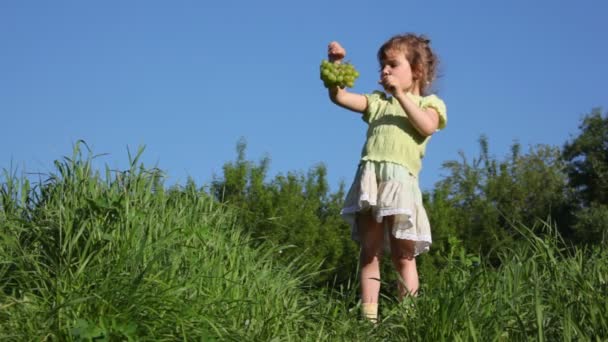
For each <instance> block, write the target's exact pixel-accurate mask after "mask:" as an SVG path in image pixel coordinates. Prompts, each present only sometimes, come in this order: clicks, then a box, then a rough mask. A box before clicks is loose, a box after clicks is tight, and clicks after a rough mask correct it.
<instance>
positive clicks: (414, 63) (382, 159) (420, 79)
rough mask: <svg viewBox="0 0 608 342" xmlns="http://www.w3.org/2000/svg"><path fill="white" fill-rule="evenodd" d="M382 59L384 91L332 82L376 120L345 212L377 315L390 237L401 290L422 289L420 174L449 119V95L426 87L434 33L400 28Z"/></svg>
mask: <svg viewBox="0 0 608 342" xmlns="http://www.w3.org/2000/svg"><path fill="white" fill-rule="evenodd" d="M345 56H346V51H345V50H344V48H343V47H342V46H341V45H340V44H339V43H337V42H332V43H330V44H329V47H328V58H329V60H330V61H332V62H335V63H340V62H341V61H342V60H343V59H344V57H345ZM378 62H379V63H380V81H379V83H380V84H381V85H382V87H383V88H384V91H385V92H381V91H374V92H372V93H371V94H363V95H362V94H355V93H352V92H350V91H348V90H346V89H342V88H339V87H334V88H330V89H329V97H330V99H331V100H332V102H334V103H336V104H337V105H339V106H341V107H343V108H346V109H349V110H351V111H354V112H357V113H361V114H363V120H364V121H365V122H366V123H367V124H368V125H369V127H368V130H367V139H366V141H365V144H364V145H363V150H362V152H361V159H360V163H359V166H358V168H357V173H356V176H355V179H354V181H353V184H352V186H351V188H350V190H349V192H348V194H347V196H346V200H345V203H344V208H343V209H342V211H341V215H342V216H343V217H344V218H345V219H346V220H347V221H348V222H349V223H350V224H351V227H352V237H353V239H355V240H356V241H359V242H360V244H361V255H360V260H361V263H360V268H361V269H360V277H361V278H360V281H361V284H360V285H361V302H362V311H363V315H364V317H366V318H368V319H370V320H372V321H374V322H376V321H377V315H378V296H379V292H380V282H379V279H380V257H381V255H382V251H383V248H384V243H385V240H387V242H388V244H389V247H390V251H391V259H392V262H393V265H394V266H395V268H396V270H397V272H398V273H399V275H400V277H401V279H402V280H403V282H402V283H401V282H400V284H399V298H400V299H402V298H403V297H404V296H405V295H412V296H416V294H417V291H418V271H417V269H416V259H415V257H416V256H417V255H418V254H420V253H422V252H426V251H428V250H429V246H430V244H431V230H430V224H429V220H428V218H427V214H426V211H425V209H424V207H423V205H422V196H421V192H420V188H419V186H418V174H419V171H420V169H421V161H422V157H423V156H424V151H425V147H426V144H427V143H428V141H429V139H430V136H431V135H432V134H433V133H435V132H436V131H437V130H439V129H442V128H444V127H445V125H446V122H447V116H446V106H445V104H444V102H443V101H442V100H441V99H440V98H439V97H437V96H436V95H427V93H426V91H427V89H428V87H429V86H430V84H431V82H432V81H433V80H434V78H435V72H436V69H437V64H438V59H437V56H436V55H435V54H434V53H433V51H432V50H431V48H430V40H428V39H427V38H425V37H424V36H419V35H415V34H405V35H397V36H394V37H392V38H390V39H389V40H388V41H387V42H385V43H384V44H383V45H382V46H381V47H380V49H379V50H378Z"/></svg>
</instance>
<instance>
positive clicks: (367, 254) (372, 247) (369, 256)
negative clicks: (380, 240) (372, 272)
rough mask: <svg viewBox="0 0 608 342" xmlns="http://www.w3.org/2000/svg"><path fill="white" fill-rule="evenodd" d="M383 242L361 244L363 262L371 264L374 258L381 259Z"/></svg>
mask: <svg viewBox="0 0 608 342" xmlns="http://www.w3.org/2000/svg"><path fill="white" fill-rule="evenodd" d="M382 248H383V247H382V244H379V245H376V244H371V243H364V244H362V245H361V262H362V263H363V264H369V263H371V262H372V261H374V259H376V260H378V261H380V258H382Z"/></svg>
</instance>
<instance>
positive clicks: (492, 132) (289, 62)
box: [0, 0, 608, 190]
mask: <svg viewBox="0 0 608 342" xmlns="http://www.w3.org/2000/svg"><path fill="white" fill-rule="evenodd" d="M606 18H608V2H606V1H600V0H597V1H589V0H581V1H577V2H574V1H556V0H553V1H548V0H539V1H522V0H514V1H468V0H464V1H394V2H373V1H369V0H366V1H334V2H328V1H318V0H307V1H298V2H290V1H287V0H284V1H274V0H273V1H267V0H258V1H231V0H227V1H25V0H19V1H16V0H4V1H1V2H0V117H1V123H2V134H0V169H2V168H4V169H9V168H11V167H12V168H13V170H14V169H17V170H18V172H19V173H21V172H31V173H37V172H42V173H47V172H50V171H53V160H55V159H60V158H62V157H63V156H69V155H71V152H72V146H73V144H74V143H75V142H76V141H77V140H79V139H82V140H85V141H86V142H87V143H88V145H89V146H90V147H91V148H92V150H93V153H95V154H102V153H107V155H105V156H103V157H100V158H99V159H97V160H98V163H100V164H101V165H103V164H107V165H109V166H110V167H112V168H115V169H125V168H126V167H127V165H128V154H127V149H130V150H131V151H135V150H137V148H138V147H139V146H144V145H145V147H146V151H145V152H144V155H143V159H142V160H143V162H144V163H145V165H147V166H150V167H152V166H158V167H160V168H161V169H163V170H164V171H165V172H166V173H167V175H168V179H167V184H184V183H185V181H186V180H187V178H188V177H192V178H193V179H194V180H195V181H196V183H197V184H199V185H204V184H206V183H209V182H210V181H211V180H212V176H213V174H216V175H221V173H222V165H223V164H224V163H225V162H228V161H232V160H234V159H235V157H236V152H235V148H236V144H237V141H238V140H239V139H240V138H241V137H243V138H245V139H246V141H247V146H248V147H247V157H248V159H251V160H254V161H258V160H259V159H260V158H262V157H263V156H266V155H268V156H269V157H270V158H271V169H270V173H271V174H270V176H271V177H274V175H276V174H277V173H283V174H285V173H287V172H289V171H297V172H306V171H308V170H309V169H310V168H311V167H313V166H315V165H316V164H318V163H321V162H322V163H324V164H325V165H326V166H327V168H328V178H329V181H330V185H331V187H332V190H335V189H336V188H337V184H338V183H339V182H340V181H344V182H345V183H346V185H347V186H348V185H350V182H351V180H352V177H353V175H354V170H355V166H356V164H357V161H358V158H359V153H360V149H361V145H362V144H363V141H364V136H365V128H366V127H365V125H364V123H363V121H362V120H360V119H359V117H358V116H357V114H354V113H351V112H347V111H345V110H344V109H341V108H338V107H337V106H335V105H334V104H332V103H331V102H330V101H329V100H328V98H327V94H326V90H325V89H324V88H323V86H322V83H321V81H320V80H319V69H318V68H319V63H320V61H321V59H323V58H325V56H326V46H327V44H328V43H329V42H330V41H332V40H337V41H339V42H340V43H342V45H343V46H344V47H345V48H346V50H347V60H350V61H351V62H352V63H353V64H354V65H355V67H356V68H357V70H359V72H360V74H361V77H360V78H359V79H358V80H357V82H356V84H355V88H354V91H357V92H370V91H373V90H376V89H378V85H377V79H378V65H377V62H376V60H375V55H376V51H377V49H378V47H379V46H380V45H381V44H382V43H383V42H384V41H385V40H386V39H388V38H389V37H390V36H392V35H394V34H397V33H403V32H417V33H424V34H426V35H428V36H429V37H430V38H431V40H432V46H433V47H434V48H435V51H436V52H437V53H438V55H439V56H440V58H441V66H440V72H441V77H440V79H439V81H438V82H437V83H436V84H435V89H437V94H438V95H439V96H440V97H442V98H443V99H444V100H445V102H446V104H447V108H448V126H447V127H446V129H445V130H444V131H441V132H439V133H437V134H436V135H435V136H433V138H432V140H431V141H430V143H429V145H428V148H427V156H426V158H425V160H424V164H423V165H424V166H423V170H422V173H421V180H420V182H421V186H422V188H423V189H425V190H429V189H432V187H433V185H434V183H435V182H437V181H438V180H440V179H441V178H442V177H443V176H445V171H443V170H442V169H441V164H442V163H443V162H445V161H447V160H452V159H458V158H459V157H458V152H459V151H463V152H464V153H465V155H467V156H468V157H469V158H473V157H474V156H476V155H477V153H478V151H479V148H478V139H479V137H480V135H481V134H485V135H486V136H488V138H489V142H490V152H491V154H493V155H495V156H496V157H497V158H499V159H502V158H503V157H504V156H506V155H507V154H508V151H509V149H510V147H511V145H512V144H513V142H515V141H518V142H519V143H520V144H522V146H523V147H524V151H526V150H527V148H528V147H529V146H532V145H536V144H549V145H554V146H562V144H563V143H564V142H566V141H567V140H568V139H571V138H572V137H574V136H576V135H577V134H578V124H579V122H580V119H581V117H582V116H583V115H584V114H586V113H589V112H590V111H591V109H592V108H594V107H602V108H603V109H604V111H606V109H607V108H608V87H607V86H606V80H607V79H608V62H607V61H606V57H607V56H608V44H607V43H606V42H607V41H608V40H607V39H608V38H607V37H608V31H607V29H606V25H605V21H606V20H607V19H606Z"/></svg>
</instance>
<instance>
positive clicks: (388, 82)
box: [378, 75, 399, 96]
mask: <svg viewBox="0 0 608 342" xmlns="http://www.w3.org/2000/svg"><path fill="white" fill-rule="evenodd" d="M378 83H380V85H382V87H383V88H384V90H385V91H386V92H388V93H389V94H391V95H393V96H394V95H396V94H395V93H396V92H397V90H398V89H399V88H398V87H397V85H398V84H397V80H396V79H395V78H394V77H392V76H391V75H382V77H381V78H380V81H378Z"/></svg>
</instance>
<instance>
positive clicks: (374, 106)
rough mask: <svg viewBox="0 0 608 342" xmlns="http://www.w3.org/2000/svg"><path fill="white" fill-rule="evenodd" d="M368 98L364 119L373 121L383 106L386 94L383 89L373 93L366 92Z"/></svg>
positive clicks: (368, 121)
mask: <svg viewBox="0 0 608 342" xmlns="http://www.w3.org/2000/svg"><path fill="white" fill-rule="evenodd" d="M365 97H366V98H367V108H366V109H365V112H363V118H362V119H363V121H365V122H367V123H370V122H372V121H373V120H374V119H375V118H376V116H377V115H378V112H379V111H380V108H381V103H382V100H384V99H385V97H386V95H385V94H384V93H383V92H381V91H374V92H373V93H371V94H365Z"/></svg>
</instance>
